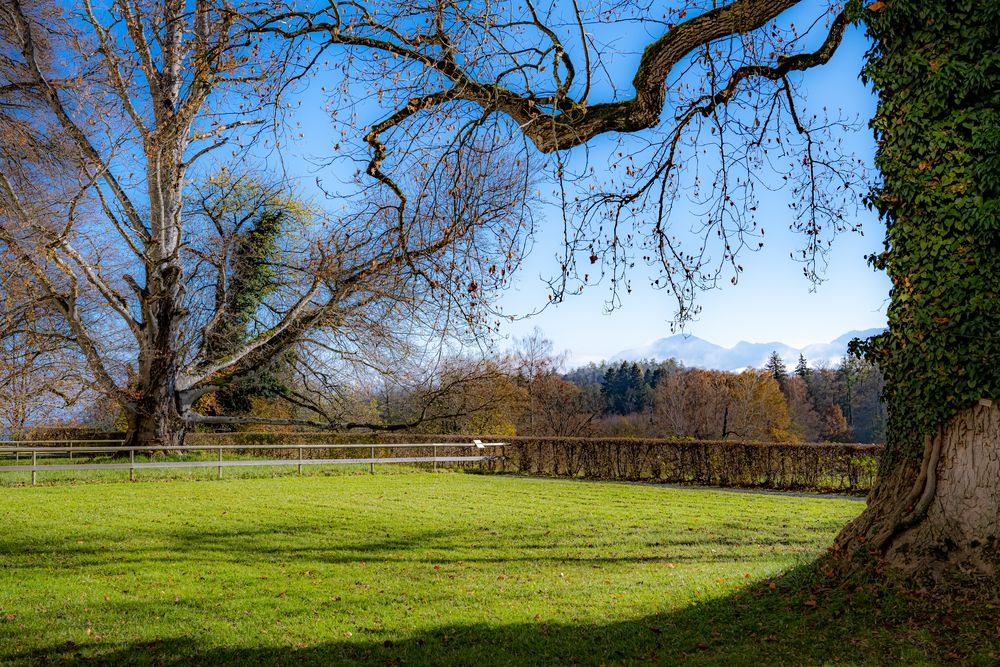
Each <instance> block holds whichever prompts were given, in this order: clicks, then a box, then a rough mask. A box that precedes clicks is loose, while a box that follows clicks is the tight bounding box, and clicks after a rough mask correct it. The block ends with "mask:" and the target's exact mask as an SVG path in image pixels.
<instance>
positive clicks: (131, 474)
mask: <svg viewBox="0 0 1000 667" xmlns="http://www.w3.org/2000/svg"><path fill="white" fill-rule="evenodd" d="M128 481H130V482H134V481H135V450H134V449H130V450H129V451H128Z"/></svg>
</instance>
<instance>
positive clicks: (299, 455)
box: [299, 447, 302, 476]
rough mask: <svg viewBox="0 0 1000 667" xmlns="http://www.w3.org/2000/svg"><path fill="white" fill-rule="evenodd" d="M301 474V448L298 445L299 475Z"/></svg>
mask: <svg viewBox="0 0 1000 667" xmlns="http://www.w3.org/2000/svg"><path fill="white" fill-rule="evenodd" d="M301 475H302V448H301V447H299V476H301Z"/></svg>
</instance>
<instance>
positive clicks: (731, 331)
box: [286, 7, 889, 364]
mask: <svg viewBox="0 0 1000 667" xmlns="http://www.w3.org/2000/svg"><path fill="white" fill-rule="evenodd" d="M807 10H811V11H807ZM801 13H802V14H803V16H802V17H801V18H802V19H805V18H806V16H808V15H809V14H810V13H811V15H812V16H815V7H807V8H806V10H802V12H801ZM784 18H788V17H784ZM795 18H800V17H799V16H792V19H793V20H794V19H795ZM637 46H640V47H641V45H637ZM866 48H867V44H866V40H865V38H864V36H863V34H862V31H861V29H859V28H856V27H852V28H849V29H848V33H847V35H846V36H845V40H844V43H843V44H842V45H841V47H840V49H839V50H838V52H837V53H836V55H835V56H834V58H833V60H832V61H831V62H830V63H828V64H827V65H826V66H823V67H821V68H817V69H814V70H811V71H809V72H807V73H806V74H805V75H804V79H803V82H804V91H805V97H806V107H805V108H806V109H812V110H818V109H820V108H821V107H824V106H826V107H829V108H830V109H831V111H832V112H835V111H836V110H838V109H839V110H841V111H842V112H843V114H844V115H846V116H848V117H857V118H858V119H859V127H858V129H857V131H856V132H854V133H853V134H851V135H850V136H848V137H846V143H847V145H848V148H849V149H850V150H852V151H853V152H854V153H856V154H857V155H858V157H861V158H863V159H864V160H865V161H866V162H867V163H868V164H871V161H872V154H873V151H874V140H873V139H872V135H871V131H870V130H869V129H868V128H867V126H866V122H867V119H868V118H870V117H871V116H872V114H873V112H874V108H875V100H874V97H873V95H872V94H871V92H870V91H869V90H866V88H865V87H864V85H863V84H862V83H861V81H860V79H859V76H858V72H859V70H860V68H861V63H862V58H863V54H864V52H865V49H866ZM626 65H627V64H626ZM627 66H630V67H634V65H627ZM630 78H631V75H629V76H628V77H627V78H626V80H628V79H630ZM321 99H322V95H320V94H318V91H317V90H316V88H315V87H314V86H313V87H311V88H310V90H309V91H308V92H307V93H306V95H305V96H304V97H303V101H304V107H303V109H302V112H300V113H299V114H297V115H298V116H299V117H300V118H301V119H302V120H303V121H304V123H305V124H306V125H307V126H310V127H309V132H308V134H309V136H310V138H309V139H307V140H306V141H304V142H296V143H298V146H297V147H295V149H293V150H291V151H288V152H287V154H286V159H288V160H289V162H288V163H287V164H288V165H289V166H290V167H291V168H292V169H293V170H300V169H301V171H303V172H304V171H306V170H305V169H304V167H305V166H306V163H305V162H303V161H302V158H299V157H296V154H298V155H302V154H303V153H309V152H313V151H315V153H314V154H322V152H323V150H324V148H325V147H326V146H327V144H328V143H330V142H328V141H327V139H330V135H329V122H328V120H326V118H325V114H323V113H322V112H321V111H320V110H319V108H318V107H319V105H320V101H321ZM308 107H312V108H308ZM371 120H374V118H373V119H371ZM324 135H325V136H324ZM319 137H323V140H322V141H321V142H319V143H317V139H318V138H319ZM604 141H606V142H607V143H606V144H604V145H603V147H605V148H606V147H607V146H608V145H610V143H611V142H612V141H613V139H612V138H609V139H606V140H604ZM303 148H304V149H305V150H304V151H302V150H301V149H303ZM591 148H592V149H593V152H594V153H596V154H600V152H601V148H602V144H601V140H598V141H595V142H592V144H591ZM310 171H311V172H312V173H309V174H308V175H305V176H303V179H302V181H303V184H304V185H305V187H306V188H307V189H308V188H310V183H311V182H312V180H313V178H314V177H315V176H321V177H322V178H323V180H324V187H328V188H329V187H331V186H333V189H337V185H336V184H337V179H338V172H340V173H339V177H340V178H343V177H344V176H345V175H346V174H345V173H344V169H343V168H335V169H333V170H321V171H320V172H316V171H312V170H310ZM788 201H789V196H788V194H787V193H785V192H779V193H777V194H776V195H773V196H772V195H768V196H766V197H764V196H762V197H761V201H760V208H759V210H758V219H759V220H760V221H761V222H762V223H763V225H764V227H765V228H766V229H767V235H766V237H765V239H764V240H765V246H764V248H763V250H761V251H759V252H757V253H746V254H744V255H742V257H741V260H740V263H741V264H742V265H743V266H744V268H745V271H744V273H743V274H742V275H741V277H740V281H739V283H738V284H737V285H736V286H731V285H729V283H728V279H726V280H724V281H723V284H724V285H725V287H724V288H720V289H716V290H712V291H709V292H704V293H702V294H701V295H700V296H699V298H698V305H700V306H701V313H700V314H699V316H698V317H697V319H696V320H695V321H694V322H691V323H689V324H688V325H687V326H686V328H685V331H686V332H687V333H690V334H692V335H696V336H699V337H701V338H704V339H706V340H709V341H711V342H713V343H717V344H720V345H724V346H731V345H733V344H735V343H737V342H739V341H740V340H747V341H751V342H770V341H781V342H784V343H786V344H789V345H792V346H804V345H807V344H810V343H819V342H827V341H830V340H832V339H834V338H836V337H838V336H840V335H841V334H843V333H845V332H847V331H850V330H855V329H869V328H874V327H879V326H883V325H884V324H885V308H886V306H887V303H888V292H889V281H888V279H887V278H886V277H885V275H884V274H880V273H875V272H874V271H872V270H871V269H870V268H869V267H868V265H867V264H866V262H865V259H864V258H865V255H867V254H869V253H871V252H873V251H878V250H880V249H881V242H882V237H883V235H884V228H883V227H882V225H881V224H880V223H879V221H878V220H877V218H876V216H875V215H874V214H872V213H870V212H869V211H867V210H866V209H864V208H863V207H859V209H858V212H857V217H856V218H855V219H854V220H853V221H854V222H860V223H862V227H863V229H864V235H863V236H861V235H858V234H853V233H844V234H841V235H840V236H838V237H837V239H836V241H835V243H834V247H833V250H832V252H831V253H830V254H829V266H828V268H827V270H826V271H825V274H824V276H825V281H824V282H823V283H822V284H820V285H819V286H818V288H817V289H816V291H815V292H813V291H811V288H812V285H811V284H810V283H809V282H808V281H807V280H806V278H805V277H804V276H803V275H802V265H801V264H799V263H796V262H794V261H792V260H791V259H790V258H789V254H790V253H792V252H793V251H795V250H796V249H798V248H800V246H801V240H802V239H801V237H800V236H798V235H795V234H793V233H791V232H790V231H788V225H789V223H790V222H791V221H792V214H791V212H790V210H789V209H788V206H787V204H788ZM538 217H539V219H538V223H539V224H538V228H539V233H538V235H537V238H536V242H535V247H534V249H533V252H532V254H531V255H530V256H529V257H528V258H527V259H526V260H525V261H524V263H523V266H522V268H521V272H520V274H519V276H518V280H517V284H516V285H515V287H514V289H512V290H510V291H509V292H508V293H507V294H505V295H504V296H503V298H502V302H501V303H502V306H503V310H504V311H505V312H507V313H510V314H523V313H527V312H531V311H534V310H537V309H538V308H539V307H540V306H542V305H544V304H545V303H546V298H547V293H548V291H547V288H546V285H545V283H544V282H543V280H542V278H543V277H545V276H552V275H553V274H554V273H555V272H556V270H557V268H558V262H557V260H556V259H555V255H556V253H557V252H558V250H559V247H560V245H559V244H560V243H561V230H562V222H561V220H560V219H559V216H558V210H557V209H556V208H555V207H554V206H549V207H546V208H545V209H544V210H542V211H541V212H540V215H539V216H538ZM646 275H647V274H646V273H645V272H644V271H643V270H638V269H637V270H636V271H634V272H633V273H632V286H633V290H632V293H631V294H625V295H623V296H622V301H621V305H620V307H618V308H616V309H615V310H613V311H612V312H610V313H609V312H606V306H605V304H606V301H607V299H608V297H609V289H608V286H607V285H606V284H604V285H596V286H593V287H590V288H588V289H587V290H586V291H585V292H584V293H583V294H581V295H578V296H572V297H568V298H567V299H566V301H564V302H563V303H561V304H559V305H557V306H553V307H549V308H548V309H546V310H545V311H544V312H542V313H541V314H539V315H536V316H534V317H531V318H528V319H523V320H519V321H516V322H505V323H503V325H502V329H501V335H502V337H504V338H502V339H501V340H500V341H499V342H498V346H499V347H500V348H503V347H507V346H508V345H509V343H510V339H511V338H513V337H519V336H524V335H526V334H528V333H529V332H530V331H531V330H532V329H533V328H535V327H539V328H540V329H541V330H542V331H543V333H544V334H545V335H546V336H547V337H548V338H550V339H551V340H552V341H553V343H554V346H555V348H556V350H558V351H567V352H569V361H570V363H571V364H579V363H584V362H587V361H596V360H599V359H602V358H608V357H610V356H612V355H613V354H615V353H617V352H619V351H621V350H624V349H627V348H634V347H639V346H641V345H644V344H646V343H649V342H651V341H653V340H655V339H657V338H661V337H664V336H668V335H670V334H671V331H670V323H671V320H672V319H673V315H674V309H675V307H676V303H675V301H674V300H673V297H672V296H671V295H670V294H668V293H665V292H662V291H656V290H653V289H652V288H650V287H649V285H648V283H649V281H648V280H647V279H646V278H645V276H646Z"/></svg>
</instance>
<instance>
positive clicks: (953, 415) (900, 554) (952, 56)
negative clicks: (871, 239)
mask: <svg viewBox="0 0 1000 667" xmlns="http://www.w3.org/2000/svg"><path fill="white" fill-rule="evenodd" d="M864 14H865V22H866V23H867V25H868V29H869V32H870V33H871V35H872V37H873V38H874V40H875V48H874V49H873V51H872V52H871V54H870V59H869V62H868V64H867V66H866V69H865V72H864V74H865V76H866V77H867V78H868V79H870V80H871V82H872V83H873V84H874V87H875V89H876V92H877V93H878V95H879V106H878V111H877V114H876V116H875V118H874V120H873V121H872V127H873V128H874V130H875V134H876V138H877V139H878V153H877V157H876V163H877V165H878V167H879V169H880V170H881V172H882V175H883V182H882V185H881V187H880V188H879V189H878V190H877V191H875V192H873V194H872V198H871V203H872V204H873V205H874V206H875V207H876V208H877V209H878V210H879V212H880V213H881V214H882V216H883V218H884V220H885V222H886V225H887V236H886V247H885V251H884V252H883V253H881V254H879V255H878V256H876V257H874V258H873V262H874V264H875V265H876V267H878V268H883V269H885V270H887V272H888V274H889V276H890V277H891V279H892V284H893V287H892V294H891V302H890V306H889V311H888V316H889V329H888V331H887V332H886V333H884V334H882V335H881V336H877V337H876V338H874V339H872V340H871V341H869V342H868V343H867V344H865V345H863V346H862V348H863V349H864V351H865V352H866V353H867V354H868V355H869V357H871V358H873V359H874V360H875V361H877V362H878V363H879V364H880V365H881V366H882V368H883V370H884V371H885V374H886V401H887V407H888V412H889V433H888V437H887V440H888V442H887V449H886V453H885V457H884V460H883V462H882V470H881V475H880V481H879V482H878V484H877V486H876V488H875V490H874V491H873V493H872V496H871V498H870V499H869V504H868V509H867V510H866V511H865V512H864V514H862V516H861V517H859V518H858V519H857V520H856V521H855V522H853V523H852V524H851V525H849V526H848V527H847V528H846V529H845V530H844V532H843V533H842V534H841V535H840V537H839V539H838V542H837V546H838V548H839V550H841V551H842V552H845V553H846V554H848V555H851V556H856V557H860V558H865V557H867V558H872V557H874V558H876V559H880V560H884V561H886V562H887V563H888V564H889V565H890V566H892V567H895V568H897V569H900V570H903V571H905V572H908V573H910V574H915V575H931V576H934V577H938V576H942V575H948V574H949V573H951V572H954V571H962V572H977V573H981V574H987V575H996V574H998V573H1000V401H998V399H1000V204H998V197H997V195H998V191H1000V53H998V51H997V44H998V43H1000V4H998V3H996V2H992V1H989V0H980V1H978V2H967V3H955V2H948V1H946V0H933V1H928V0H887V1H886V2H877V3H874V4H872V5H869V7H868V11H866V12H864Z"/></svg>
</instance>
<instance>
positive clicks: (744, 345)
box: [611, 329, 882, 371]
mask: <svg viewBox="0 0 1000 667" xmlns="http://www.w3.org/2000/svg"><path fill="white" fill-rule="evenodd" d="M881 331H882V329H866V330H864V331H848V332H847V333H845V334H844V335H842V336H838V337H837V338H835V339H833V340H832V341H830V342H829V343H814V344H812V345H806V346H805V347H802V348H797V347H792V346H791V345H786V344H785V343H781V342H777V341H775V342H771V343H748V342H746V341H740V342H739V343H737V344H736V345H734V346H733V347H722V346H721V345H716V344H715V343H710V342H708V341H707V340H703V339H701V338H698V337H697V336H687V335H684V334H677V335H675V336H670V337H668V338H660V339H659V340H655V341H653V342H652V343H650V344H648V345H644V346H642V347H637V348H633V349H631V350H623V351H622V352H619V353H618V354H616V355H614V356H613V357H612V358H611V361H638V360H640V359H656V360H666V359H676V360H678V361H680V362H682V363H683V364H684V365H685V366H687V367H689V368H690V367H696V368H713V369H717V370H726V371H737V370H742V369H744V368H746V367H747V366H753V367H754V368H760V367H761V366H763V365H764V363H765V362H766V361H767V358H768V357H769V356H770V355H771V352H772V351H777V353H778V354H779V355H781V358H782V359H783V360H784V362H785V364H786V365H787V366H788V369H789V370H791V369H792V368H794V367H795V364H796V363H798V360H799V355H800V354H801V355H802V356H804V357H805V358H806V360H807V361H808V362H809V363H810V364H811V365H816V364H827V363H829V364H834V363H836V362H837V361H839V360H840V358H841V357H843V356H844V354H845V353H846V352H847V344H848V343H849V342H850V341H851V340H852V339H853V338H867V337H868V336H872V335H874V334H877V333H879V332H881Z"/></svg>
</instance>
